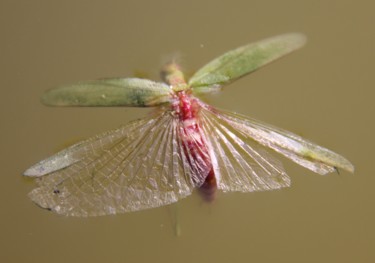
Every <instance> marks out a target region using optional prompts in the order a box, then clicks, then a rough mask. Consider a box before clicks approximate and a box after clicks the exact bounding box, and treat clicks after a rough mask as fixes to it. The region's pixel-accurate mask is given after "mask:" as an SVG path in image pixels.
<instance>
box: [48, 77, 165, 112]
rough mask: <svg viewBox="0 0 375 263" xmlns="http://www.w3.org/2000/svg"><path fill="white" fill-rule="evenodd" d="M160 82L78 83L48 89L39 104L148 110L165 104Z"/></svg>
mask: <svg viewBox="0 0 375 263" xmlns="http://www.w3.org/2000/svg"><path fill="white" fill-rule="evenodd" d="M169 94H170V88H169V86H168V85H166V84H164V83H159V82H154V81H151V80H147V79H138V78H114V79H101V80H95V81H86V82H79V83H77V84H73V85H66V86H62V87H60V88H56V89H51V90H48V91H47V92H46V93H44V94H43V97H42V102H43V103H44V104H46V105H49V106H128V107H133V106H134V107H148V106H157V105H159V104H162V103H165V102H168V101H169V99H170V95H169Z"/></svg>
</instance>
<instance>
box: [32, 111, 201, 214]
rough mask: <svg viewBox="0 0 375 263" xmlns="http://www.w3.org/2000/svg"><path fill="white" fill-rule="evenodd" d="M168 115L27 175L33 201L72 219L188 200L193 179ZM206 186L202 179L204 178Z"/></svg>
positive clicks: (84, 145)
mask: <svg viewBox="0 0 375 263" xmlns="http://www.w3.org/2000/svg"><path fill="white" fill-rule="evenodd" d="M178 131H179V122H178V118H175V117H173V116H172V115H171V114H170V113H169V112H166V113H163V114H159V115H158V116H156V117H155V118H149V119H141V120H138V121H134V122H132V123H129V124H127V125H125V126H123V127H121V128H119V129H117V130H114V131H111V132H107V133H104V134H102V135H99V136H96V137H93V138H91V139H89V140H86V141H84V142H81V143H78V144H76V145H73V146H72V147H70V148H68V149H66V150H63V151H61V152H60V153H57V154H56V155H54V156H52V157H50V158H48V159H46V160H44V161H42V162H40V163H38V164H36V165H34V166H33V167H31V168H30V169H28V170H27V171H26V172H25V175H27V176H35V177H38V178H37V180H38V185H39V187H38V188H36V189H34V190H33V191H32V192H30V197H31V199H32V200H33V201H34V202H36V203H37V204H38V205H40V206H41V207H43V208H47V209H50V210H52V211H55V212H57V213H59V214H64V215H71V216H96V215H105V214H116V213H123V212H128V211H135V210H141V209H146V208H151V207H158V206H161V205H166V204H170V203H173V202H176V201H177V200H178V199H180V198H183V197H185V196H187V195H189V194H190V193H191V192H192V190H193V188H194V187H195V185H196V184H197V183H198V184H200V183H202V182H199V180H197V179H195V182H193V178H194V176H195V175H194V174H193V172H192V170H191V169H190V164H189V162H188V159H189V156H186V154H188V153H186V152H185V151H184V150H183V146H182V142H181V139H180V136H179V135H178ZM201 180H204V178H201Z"/></svg>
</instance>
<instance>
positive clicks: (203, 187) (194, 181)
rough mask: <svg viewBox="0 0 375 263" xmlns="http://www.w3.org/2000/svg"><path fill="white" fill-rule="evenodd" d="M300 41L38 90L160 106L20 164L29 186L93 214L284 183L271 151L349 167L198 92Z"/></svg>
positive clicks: (49, 95)
mask: <svg viewBox="0 0 375 263" xmlns="http://www.w3.org/2000/svg"><path fill="white" fill-rule="evenodd" d="M304 43H305V37H304V36H303V35H301V34H297V33H291V34H284V35H280V36H276V37H272V38H268V39H265V40H261V41H259V42H256V43H252V44H248V45H245V46H242V47H239V48H237V49H234V50H232V51H229V52H227V53H225V54H224V55H222V56H220V57H218V58H216V59H214V60H212V61H211V62H209V63H208V64H206V65H205V66H204V67H202V68H201V69H200V70H198V71H197V72H196V73H195V74H194V75H193V76H192V77H191V78H190V79H189V80H188V81H185V78H184V75H183V73H182V71H181V69H180V67H179V66H178V65H177V64H176V63H173V62H171V63H168V64H167V65H165V66H164V67H163V69H162V73H161V75H162V78H163V81H164V82H154V81H151V80H147V79H139V78H112V79H101V80H96V81H88V82H81V83H77V84H73V85H68V86H62V87H60V88H57V89H52V90H49V91H47V92H46V93H45V94H44V95H43V97H42V101H43V102H44V104H47V105H51V106H129V107H130V106H135V107H154V106H155V107H156V106H157V107H159V110H157V111H155V112H154V113H153V114H152V116H149V117H146V118H143V119H139V120H136V121H133V122H130V123H128V124H126V125H124V126H121V127H120V128H118V129H115V130H112V131H109V132H105V133H103V134H100V135H97V136H94V137H92V138H90V139H88V140H85V141H82V142H79V143H77V144H74V145H73V146H70V147H69V148H67V149H64V150H62V151H60V152H58V153H56V154H55V155H53V156H51V157H49V158H47V159H45V160H43V161H41V162H39V163H37V164H35V165H34V166H32V167H31V168H29V169H28V170H26V171H25V172H24V175H25V176H31V177H35V178H36V181H37V184H38V187H37V188H35V189H34V190H32V191H31V192H30V194H29V196H30V198H31V199H32V200H33V201H34V202H35V203H36V204H38V205H39V206H41V207H43V208H46V209H48V210H52V211H54V212H56V213H59V214H63V215H69V216H98V215H107V214H117V213H123V212H129V211H137V210H141V209H146V208H153V207H159V206H162V205H167V204H171V203H174V202H176V201H178V200H179V199H181V198H184V197H186V196H189V195H190V194H191V193H192V191H193V190H194V189H195V188H198V189H199V191H200V192H201V193H202V196H203V197H204V198H205V199H207V200H212V199H213V198H214V195H215V192H216V191H217V190H218V189H219V190H222V191H224V192H227V191H240V192H252V191H263V190H273V189H278V188H282V187H288V186H290V178H289V177H288V175H287V174H286V172H285V170H284V168H283V166H282V164H281V163H280V161H279V160H278V159H276V158H275V157H273V155H271V154H270V153H269V151H273V152H277V153H279V154H281V155H283V156H285V157H287V158H289V159H290V160H292V161H294V162H296V163H297V164H299V165H301V166H304V167H305V168H307V169H310V170H311V171H313V172H315V173H318V174H326V173H330V172H334V171H338V169H343V170H346V171H349V172H354V166H353V165H352V164H351V163H350V162H349V161H348V160H346V159H345V158H344V157H342V156H340V155H338V154H336V153H334V152H332V151H330V150H328V149H326V148H323V147H321V146H318V145H316V144H314V143H312V142H310V141H308V140H305V139H303V138H301V137H300V136H298V135H296V134H293V133H291V132H288V131H285V130H282V129H279V128H275V127H272V126H270V125H267V124H264V123H262V122H259V121H256V120H254V119H251V118H248V117H245V116H242V115H240V114H236V113H232V112H228V111H224V110H220V109H216V108H214V107H212V106H210V105H207V104H206V103H204V102H203V101H202V100H200V99H199V97H200V96H202V95H203V94H209V93H213V92H216V91H218V90H220V89H221V88H222V86H224V85H226V84H229V83H230V82H232V81H234V80H236V79H238V78H240V77H242V76H244V75H246V74H248V73H251V72H253V71H255V70H256V69H258V68H260V67H261V66H263V65H266V64H268V63H270V62H272V61H274V60H276V59H278V58H280V57H281V56H284V55H286V54H288V53H290V52H292V51H294V50H296V49H298V48H300V47H302V46H303V45H304Z"/></svg>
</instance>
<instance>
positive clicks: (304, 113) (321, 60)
mask: <svg viewBox="0 0 375 263" xmlns="http://www.w3.org/2000/svg"><path fill="white" fill-rule="evenodd" d="M374 8H375V4H374V2H373V1H370V0H368V1H364V0H363V1H354V0H353V1H344V0H343V1H316V0H314V1H292V0H289V1H276V0H275V1H237V0H231V1H177V0H175V1H77V0H76V1H38V0H34V1H25V0H24V1H4V0H2V1H1V2H0V21H1V22H0V29H1V31H0V32H1V40H0V69H1V78H0V89H1V111H0V114H1V116H0V119H1V129H0V135H1V136H0V139H1V144H0V145H1V148H0V151H1V170H0V180H1V181H0V195H1V198H0V202H1V206H0V207H1V210H0V262H40V263H43V262H54V263H57V262H90V263H95V262H340V263H343V262H375V237H374V234H375V231H374V230H375V226H374V225H375V224H374V219H375V216H374V215H375V213H374V208H375V206H374V202H375V201H374V200H375V191H374V185H375V174H374V171H375V165H374V154H373V151H374V139H373V138H374V133H375V129H374V113H375V107H374V88H375V86H374V84H375V81H374V75H375V73H374V65H375V30H374V18H375V17H374ZM286 32H303V33H305V34H306V35H307V37H308V43H307V45H306V47H304V48H303V49H301V50H299V51H297V52H296V53H294V54H292V55H289V56H288V57H286V58H284V59H282V60H280V61H277V62H275V63H273V64H272V65H271V66H267V67H266V68H265V69H262V70H260V71H258V72H256V73H254V74H252V75H251V76H247V77H245V78H243V79H241V80H239V81H237V82H236V83H233V84H232V85H230V86H228V87H227V88H226V89H225V90H224V91H223V92H222V93H221V94H218V95H215V96H213V97H210V98H208V101H209V102H210V103H212V104H213V105H215V106H217V107H220V108H225V109H229V110H233V111H236V112H240V113H242V114H245V115H248V116H252V117H254V118H257V119H260V120H263V121H265V122H268V123H272V124H273V125H276V126H279V127H282V128H285V129H287V130H291V131H294V132H296V133H298V134H300V135H302V136H304V137H306V138H309V139H311V140H313V141H315V142H317V143H319V144H321V145H324V146H326V147H328V148H330V149H333V150H335V151H336V152H338V153H340V154H342V155H344V156H345V157H347V158H348V159H349V160H351V161H352V162H353V163H354V165H355V166H356V171H355V174H354V175H351V174H348V173H346V172H342V173H341V174H340V175H338V174H332V175H329V176H319V175H315V174H313V173H312V172H310V171H308V170H306V169H303V168H301V167H299V166H297V165H295V164H293V163H291V162H289V161H287V160H285V159H283V161H284V164H285V167H286V169H287V171H288V173H289V174H290V176H291V178H292V187H291V188H288V189H283V190H279V191H272V192H260V193H247V194H241V193H227V194H222V193H221V194H219V195H218V198H217V200H216V201H215V202H214V203H213V204H206V203H204V202H203V201H202V200H201V199H200V198H199V196H196V195H193V196H192V197H190V198H187V199H185V200H182V201H180V202H179V204H178V212H179V219H178V224H179V226H180V228H181V231H182V233H181V236H180V237H176V236H175V234H174V227H173V216H171V214H172V212H173V210H171V209H168V208H166V207H162V208H158V209H153V210H147V211H141V212H135V213H129V214H123V215H118V216H107V217H97V218H68V217H61V216H57V215H55V214H52V213H49V212H47V211H44V210H42V209H40V208H38V207H37V206H35V205H34V204H33V203H32V202H31V201H30V200H29V199H28V198H27V193H28V192H29V191H30V190H31V189H32V187H33V185H34V184H33V182H32V180H27V179H26V178H23V177H22V176H21V174H22V172H23V171H24V170H25V169H26V168H28V167H29V166H30V165H32V164H33V163H35V162H37V161H39V160H41V159H43V158H45V157H47V156H48V155H50V154H52V153H53V152H55V151H57V150H59V149H61V148H63V147H65V146H67V145H68V144H70V143H72V142H75V141H77V140H79V139H83V138H86V137H89V136H91V135H94V134H97V133H100V132H102V131H105V130H108V129H113V128H116V127H117V126H119V125H121V124H123V123H126V122H128V121H130V120H132V119H135V118H139V117H142V116H145V115H146V114H148V112H149V110H148V109H129V108H48V107H45V106H43V105H41V104H40V102H39V97H40V95H41V94H42V93H43V91H44V90H46V89H48V88H51V87H54V86H57V85H61V84H67V83H74V82H76V81H79V80H89V79H96V78H103V77H114V76H134V75H137V76H138V75H142V76H147V77H149V78H151V79H158V69H159V68H160V66H161V65H162V63H163V62H165V61H166V60H168V59H169V58H171V57H174V56H177V57H179V59H180V61H181V62H182V64H183V66H184V68H186V72H187V73H188V74H191V73H193V72H194V71H195V70H197V69H198V68H199V67H200V66H202V65H203V64H205V63H206V62H208V61H209V60H210V59H212V58H214V57H216V56H218V55H220V54H222V53H223V52H225V51H227V50H230V49H232V48H235V47H237V46H240V45H243V44H246V43H249V42H252V41H256V40H259V39H262V38H265V37H270V36H274V35H277V34H281V33H286Z"/></svg>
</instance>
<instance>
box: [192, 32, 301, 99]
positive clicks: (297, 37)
mask: <svg viewBox="0 0 375 263" xmlns="http://www.w3.org/2000/svg"><path fill="white" fill-rule="evenodd" d="M305 42H306V37H305V36H304V35H302V34H297V33H292V34H285V35H280V36H276V37H272V38H268V39H264V40H261V41H259V42H256V43H252V44H249V45H246V46H242V47H239V48H237V49H234V50H231V51H229V52H227V53H225V54H224V55H222V56H220V57H218V58H216V59H214V60H212V61H211V62H209V63H208V64H206V65H205V66H203V67H202V68H201V69H200V70H198V71H197V72H196V73H195V74H194V75H193V76H192V77H191V79H190V80H189V85H190V86H191V87H192V88H193V91H194V93H195V94H197V93H206V92H213V91H215V90H217V87H220V86H221V85H224V84H227V83H229V82H231V81H233V80H236V79H238V78H240V77H242V76H244V75H246V74H249V73H251V72H253V71H255V70H256V69H258V68H260V67H262V66H264V65H266V64H268V63H270V62H272V61H274V60H276V59H278V58H280V57H282V56H284V55H286V54H288V53H290V52H292V51H294V50H296V49H298V48H300V47H302V46H303V45H304V44H305ZM215 87H216V88H215Z"/></svg>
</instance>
